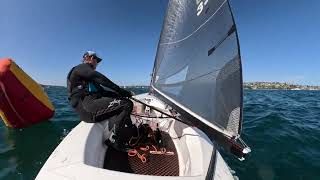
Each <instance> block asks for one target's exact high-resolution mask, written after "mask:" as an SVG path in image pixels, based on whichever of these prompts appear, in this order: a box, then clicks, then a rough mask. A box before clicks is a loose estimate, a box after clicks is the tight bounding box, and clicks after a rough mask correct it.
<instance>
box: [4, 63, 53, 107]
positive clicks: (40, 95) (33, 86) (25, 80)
mask: <svg viewBox="0 0 320 180" xmlns="http://www.w3.org/2000/svg"><path fill="white" fill-rule="evenodd" d="M10 71H11V72H12V73H13V74H14V75H15V77H16V78H17V79H18V80H19V81H20V82H21V83H22V84H23V85H24V86H25V87H26V88H27V89H28V90H29V91H30V93H31V94H32V95H33V96H34V97H36V98H37V99H38V100H39V101H40V102H42V103H43V104H44V105H45V106H47V107H48V108H49V109H50V110H51V111H54V107H53V105H52V104H51V102H50V101H49V97H48V95H47V94H46V93H45V92H44V90H43V89H42V87H41V86H40V85H39V84H38V83H37V82H35V81H34V80H33V79H32V78H31V77H30V76H28V75H27V74H26V73H25V72H24V71H23V70H22V69H20V67H19V66H17V64H16V63H14V62H12V64H11V66H10Z"/></svg>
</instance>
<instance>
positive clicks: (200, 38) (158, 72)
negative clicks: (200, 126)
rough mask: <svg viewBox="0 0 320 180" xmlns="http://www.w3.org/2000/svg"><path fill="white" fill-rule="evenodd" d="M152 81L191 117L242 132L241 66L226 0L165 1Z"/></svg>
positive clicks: (215, 128)
mask: <svg viewBox="0 0 320 180" xmlns="http://www.w3.org/2000/svg"><path fill="white" fill-rule="evenodd" d="M151 87H152V89H154V90H155V91H156V92H157V93H158V94H159V95H161V96H163V97H164V99H165V100H166V101H168V102H170V103H171V104H174V105H176V106H179V109H180V110H181V111H185V112H184V114H186V113H187V114H190V115H191V116H193V117H195V118H194V119H193V121H194V122H195V123H196V121H201V122H202V123H204V124H205V125H207V126H208V127H210V128H211V129H212V130H213V131H218V132H220V133H223V134H225V135H227V136H233V137H235V136H236V137H237V136H238V135H239V134H240V131H241V121H242V68H241V58H240V50H239V43H238V36H237V30H236V25H235V23H234V19H233V15H232V12H231V9H230V6H229V2H228V0H194V1H180V0H170V1H169V4H168V8H167V13H166V17H165V20H164V25H163V29H162V32H161V36H160V41H159V44H158V49H157V55H156V60H155V64H154V69H153V77H152V81H151ZM210 128H209V131H210ZM206 131H208V128H206Z"/></svg>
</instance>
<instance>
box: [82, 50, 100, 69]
mask: <svg viewBox="0 0 320 180" xmlns="http://www.w3.org/2000/svg"><path fill="white" fill-rule="evenodd" d="M101 61H102V59H101V58H100V57H99V56H98V55H97V53H95V52H94V51H87V52H85V53H84V54H83V63H88V64H91V65H92V66H93V67H94V68H96V67H97V65H98V63H99V62H101Z"/></svg>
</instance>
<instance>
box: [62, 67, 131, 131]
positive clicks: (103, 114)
mask: <svg viewBox="0 0 320 180" xmlns="http://www.w3.org/2000/svg"><path fill="white" fill-rule="evenodd" d="M67 82H68V83H67V88H68V94H69V101H70V104H71V106H72V107H73V108H74V109H75V111H76V112H77V113H78V114H79V115H80V119H81V120H82V121H85V122H89V123H94V122H99V121H103V120H106V119H112V121H113V123H112V125H111V124H110V125H109V127H110V126H111V127H110V128H115V129H116V130H117V129H119V128H121V127H124V124H125V123H126V121H127V120H129V119H130V113H131V111H132V108H133V103H132V102H131V101H130V100H129V99H127V98H125V97H130V96H131V93H130V92H128V91H126V90H124V89H121V88H120V87H119V86H118V85H116V84H115V83H113V82H112V81H110V80H109V79H108V78H107V77H105V76H104V75H102V74H101V73H99V72H97V71H95V70H94V69H93V67H92V66H91V65H90V64H85V63H83V64H80V65H78V66H75V67H74V68H72V69H71V71H70V72H69V74H68V77H67ZM89 83H92V84H94V86H95V88H96V89H97V91H96V92H89V89H88V84H89ZM100 85H102V86H104V87H107V88H109V89H111V91H107V90H105V89H104V88H103V87H101V86H100ZM111 117H112V118H111Z"/></svg>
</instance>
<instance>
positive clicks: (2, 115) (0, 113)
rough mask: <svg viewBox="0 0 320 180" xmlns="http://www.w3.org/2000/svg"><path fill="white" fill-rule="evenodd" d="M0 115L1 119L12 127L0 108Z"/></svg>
mask: <svg viewBox="0 0 320 180" xmlns="http://www.w3.org/2000/svg"><path fill="white" fill-rule="evenodd" d="M0 117H1V119H2V120H3V122H4V124H6V126H9V127H12V126H11V124H10V122H9V121H8V119H7V117H6V115H5V114H4V113H3V112H2V111H1V110H0Z"/></svg>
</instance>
